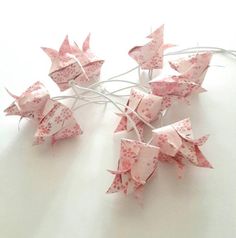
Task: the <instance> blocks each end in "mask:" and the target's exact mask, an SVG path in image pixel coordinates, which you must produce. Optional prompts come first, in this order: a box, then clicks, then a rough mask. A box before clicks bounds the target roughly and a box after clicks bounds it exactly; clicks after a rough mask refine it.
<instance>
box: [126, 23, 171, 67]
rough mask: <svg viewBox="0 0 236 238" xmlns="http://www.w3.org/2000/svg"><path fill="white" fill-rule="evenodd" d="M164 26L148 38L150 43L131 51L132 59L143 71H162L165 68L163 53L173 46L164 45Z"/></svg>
mask: <svg viewBox="0 0 236 238" xmlns="http://www.w3.org/2000/svg"><path fill="white" fill-rule="evenodd" d="M163 32H164V25H162V26H160V27H159V28H158V29H156V30H155V31H154V32H153V33H152V34H150V35H149V36H147V38H148V39H150V42H148V43H147V44H145V45H143V46H135V47H134V48H132V49H131V50H130V51H129V56H130V57H132V58H133V59H134V60H135V61H137V63H138V64H139V66H140V67H141V69H149V70H152V69H161V68H162V67H163V52H164V50H165V49H167V48H169V47H172V46H173V45H170V44H164V40H163Z"/></svg>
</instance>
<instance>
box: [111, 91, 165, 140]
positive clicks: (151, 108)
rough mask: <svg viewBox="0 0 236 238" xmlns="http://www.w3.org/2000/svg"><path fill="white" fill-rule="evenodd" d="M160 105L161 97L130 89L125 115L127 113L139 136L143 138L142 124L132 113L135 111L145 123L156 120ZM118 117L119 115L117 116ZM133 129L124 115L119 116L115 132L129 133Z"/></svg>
mask: <svg viewBox="0 0 236 238" xmlns="http://www.w3.org/2000/svg"><path fill="white" fill-rule="evenodd" d="M161 104H162V97H159V96H156V95H153V94H148V93H145V92H142V91H140V90H138V89H134V88H133V89H132V90H131V93H130V97H129V100H128V102H127V106H128V107H129V108H125V113H127V114H128V115H129V116H130V117H131V119H132V120H133V122H134V123H135V125H136V126H137V128H138V130H139V133H140V136H141V137H142V136H143V131H144V122H142V121H141V120H140V119H139V118H138V117H137V116H136V115H135V114H134V113H133V112H132V111H130V110H129V109H131V110H133V111H135V112H136V113H137V114H138V115H139V116H140V117H141V118H142V119H144V120H145V121H147V122H152V121H154V120H156V119H157V118H158V116H159V113H160V110H161ZM119 115H120V114H119ZM132 129H133V126H132V123H131V122H130V121H129V120H128V118H127V117H126V115H123V114H121V120H120V122H119V124H118V126H117V128H116V130H115V132H120V131H131V130H132Z"/></svg>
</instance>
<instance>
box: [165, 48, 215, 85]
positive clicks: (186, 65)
mask: <svg viewBox="0 0 236 238" xmlns="http://www.w3.org/2000/svg"><path fill="white" fill-rule="evenodd" d="M211 58H212V53H210V52H206V53H198V54H196V55H191V56H187V57H184V58H180V59H178V60H174V61H170V62H169V64H170V66H171V67H172V68H173V69H175V70H176V71H178V72H179V73H181V74H182V75H184V76H185V77H187V78H188V79H189V80H190V81H192V82H194V83H196V84H200V85H201V84H202V82H203V80H204V78H205V75H206V73H207V69H208V67H209V63H210V61H211Z"/></svg>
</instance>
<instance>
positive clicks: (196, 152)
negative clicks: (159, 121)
mask: <svg viewBox="0 0 236 238" xmlns="http://www.w3.org/2000/svg"><path fill="white" fill-rule="evenodd" d="M207 139H208V136H202V137H201V138H199V139H194V138H193V131H192V126H191V122H190V119H189V118H187V119H184V120H182V121H179V122H176V123H174V124H171V125H168V126H165V127H161V128H158V129H155V130H153V139H152V144H153V145H155V146H158V147H159V148H160V154H159V159H160V160H162V161H167V162H174V163H176V164H177V166H178V169H179V171H178V172H179V176H180V177H181V176H182V173H183V170H184V167H185V164H186V163H191V164H193V165H195V166H198V167H206V168H212V166H211V164H210V163H209V162H208V161H207V160H206V158H205V156H204V155H203V154H202V152H201V151H200V149H199V146H202V145H203V144H204V143H205V142H206V141H207Z"/></svg>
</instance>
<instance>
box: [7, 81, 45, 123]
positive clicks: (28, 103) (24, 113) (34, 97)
mask: <svg viewBox="0 0 236 238" xmlns="http://www.w3.org/2000/svg"><path fill="white" fill-rule="evenodd" d="M8 93H9V94H10V95H11V96H12V97H13V98H14V99H15V101H14V102H13V103H12V104H11V105H10V106H9V107H8V108H6V109H5V110H4V112H5V113H6V115H7V116H8V115H18V116H21V117H28V118H31V119H35V120H38V117H39V114H40V112H41V111H42V110H43V108H44V106H45V104H46V102H47V100H48V99H49V93H48V91H47V89H46V88H45V86H44V85H43V84H42V83H41V82H39V81H37V82H36V83H34V84H33V85H32V86H30V87H29V88H28V89H27V90H26V91H25V92H24V93H22V94H21V95H20V96H16V95H14V94H12V93H10V92H8Z"/></svg>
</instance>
